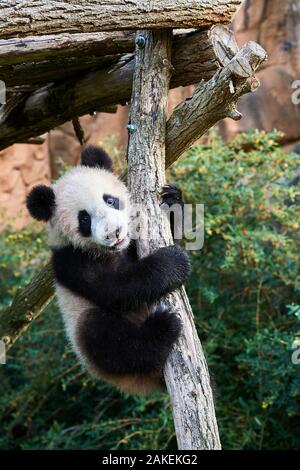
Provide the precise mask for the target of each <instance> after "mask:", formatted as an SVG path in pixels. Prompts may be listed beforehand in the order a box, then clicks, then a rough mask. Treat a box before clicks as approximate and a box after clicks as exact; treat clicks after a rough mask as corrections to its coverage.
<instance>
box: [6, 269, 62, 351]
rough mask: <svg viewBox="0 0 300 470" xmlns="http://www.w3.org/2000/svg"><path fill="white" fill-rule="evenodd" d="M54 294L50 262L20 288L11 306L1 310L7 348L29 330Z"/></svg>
mask: <svg viewBox="0 0 300 470" xmlns="http://www.w3.org/2000/svg"><path fill="white" fill-rule="evenodd" d="M53 296H54V287H53V274H52V267H51V264H50V263H48V264H46V266H44V267H43V268H42V269H41V271H39V272H38V273H37V274H36V275H35V276H34V277H33V278H32V279H31V281H30V282H29V283H28V284H27V286H25V287H23V288H21V289H19V290H18V291H17V293H16V295H15V297H14V299H13V302H12V304H11V306H10V307H8V308H6V309H4V310H2V311H1V312H0V339H1V340H2V341H4V343H5V345H6V350H7V351H8V349H9V348H10V347H11V346H12V345H13V344H14V343H15V342H16V340H17V339H18V338H19V336H20V335H21V334H22V333H24V331H26V330H27V328H28V327H29V326H30V325H31V323H32V322H33V320H35V319H36V318H37V317H38V316H39V314H40V313H41V312H42V311H43V310H44V308H45V307H46V306H47V305H48V303H49V302H50V301H51V300H52V298H53Z"/></svg>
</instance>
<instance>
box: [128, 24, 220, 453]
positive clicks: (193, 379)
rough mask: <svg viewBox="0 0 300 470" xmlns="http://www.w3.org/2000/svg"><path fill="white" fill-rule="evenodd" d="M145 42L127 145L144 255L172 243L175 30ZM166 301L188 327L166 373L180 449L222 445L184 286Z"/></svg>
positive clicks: (139, 59)
mask: <svg viewBox="0 0 300 470" xmlns="http://www.w3.org/2000/svg"><path fill="white" fill-rule="evenodd" d="M138 34H139V36H140V37H143V38H144V40H145V48H144V49H139V48H137V51H136V63H135V72H134V77H133V91H132V98H131V115H130V122H131V124H132V126H133V129H134V131H133V132H132V133H130V137H129V145H128V186H129V191H130V194H131V198H132V201H133V202H134V203H136V204H139V205H142V206H143V207H144V208H145V210H146V212H147V227H148V232H147V233H148V237H149V238H147V239H146V240H138V241H137V248H138V254H139V256H140V257H143V256H146V255H148V254H149V253H151V252H152V251H154V250H155V249H157V248H159V247H161V246H168V245H172V244H173V243H174V242H173V240H172V235H171V231H170V226H169V224H168V223H167V220H163V221H162V223H161V224H160V223H159V222H158V220H160V218H159V214H160V206H159V205H160V197H159V191H160V189H161V187H162V186H163V184H164V183H165V128H166V113H167V97H168V88H169V79H170V75H171V73H170V71H171V57H170V55H171V54H170V52H171V46H170V37H171V36H170V34H169V33H167V32H156V33H155V32H149V31H144V32H140V33H138ZM163 303H164V305H165V306H167V307H168V308H169V309H172V311H173V312H176V314H177V315H179V317H180V319H181V321H182V325H183V329H182V334H181V337H180V338H179V341H178V343H177V344H176V345H175V346H174V349H173V351H172V352H171V354H170V357H169V359H168V361H167V365H166V367H165V371H164V375H165V381H166V385H167V388H168V391H169V394H170V397H171V402H172V410H173V419H174V425H175V431H176V437H177V443H178V448H179V449H187V450H195V449H198V450H200V449H201V450H204V449H206V450H208V449H220V440H219V435H218V427H217V422H216V417H215V412H214V403H213V395H212V391H211V387H210V379H209V373H208V368H207V364H206V361H205V357H204V354H203V350H202V347H201V344H200V341H199V338H198V336H197V331H196V328H195V325H194V322H193V313H192V310H191V306H190V304H189V301H188V298H187V296H186V293H185V290H184V288H182V289H180V291H178V292H176V293H172V294H171V295H170V296H168V298H167V299H165V300H164V302H163Z"/></svg>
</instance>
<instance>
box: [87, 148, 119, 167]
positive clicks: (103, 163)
mask: <svg viewBox="0 0 300 470" xmlns="http://www.w3.org/2000/svg"><path fill="white" fill-rule="evenodd" d="M81 165H83V166H89V167H92V168H93V167H98V168H104V169H105V170H109V171H112V161H111V158H110V156H109V155H108V154H107V153H106V152H105V150H103V149H102V148H100V147H94V146H92V145H90V146H89V147H86V148H85V149H84V150H83V151H82V153H81Z"/></svg>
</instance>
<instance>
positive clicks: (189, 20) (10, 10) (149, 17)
mask: <svg viewBox="0 0 300 470" xmlns="http://www.w3.org/2000/svg"><path fill="white" fill-rule="evenodd" d="M241 3H242V0H151V2H147V1H141V0H130V1H128V0H114V1H113V2H110V1H107V0H68V1H67V0H27V1H22V0H5V1H2V2H1V3H0V37H1V38H8V37H16V36H25V35H27V36H28V35H43V34H44V32H45V31H47V33H48V34H56V33H80V32H84V33H90V32H95V31H118V30H133V29H135V30H136V29H142V28H152V29H153V28H155V29H161V28H199V27H207V26H211V25H213V24H216V23H222V24H228V23H229V22H230V21H231V19H232V17H233V15H234V14H235V12H236V11H237V9H238V8H239V6H240V5H241Z"/></svg>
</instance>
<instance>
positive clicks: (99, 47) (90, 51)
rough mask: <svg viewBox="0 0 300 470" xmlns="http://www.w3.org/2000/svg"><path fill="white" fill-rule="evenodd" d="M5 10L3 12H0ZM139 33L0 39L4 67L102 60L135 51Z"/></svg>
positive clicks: (117, 32)
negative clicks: (103, 57)
mask: <svg viewBox="0 0 300 470" xmlns="http://www.w3.org/2000/svg"><path fill="white" fill-rule="evenodd" d="M0 11H1V9H0ZM134 40H135V34H134V33H132V32H125V31H116V32H114V33H81V34H67V33H65V34H49V35H44V36H28V37H23V38H11V39H0V65H19V64H20V63H24V62H42V61H45V60H50V59H52V60H55V59H57V58H60V59H64V58H69V57H73V56H75V57H78V58H81V59H84V56H85V55H89V56H97V57H102V56H105V55H110V54H121V53H124V52H132V51H133V50H134Z"/></svg>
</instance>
